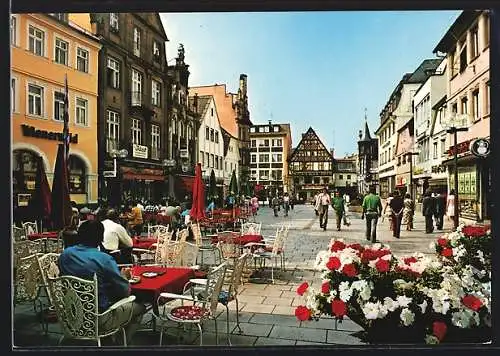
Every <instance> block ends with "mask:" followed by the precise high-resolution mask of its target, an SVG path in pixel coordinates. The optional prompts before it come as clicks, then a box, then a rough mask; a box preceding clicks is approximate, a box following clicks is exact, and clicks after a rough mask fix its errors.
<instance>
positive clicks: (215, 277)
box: [203, 262, 227, 317]
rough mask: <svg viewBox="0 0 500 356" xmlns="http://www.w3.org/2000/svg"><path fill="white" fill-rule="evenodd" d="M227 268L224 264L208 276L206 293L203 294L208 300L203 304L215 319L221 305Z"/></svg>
mask: <svg viewBox="0 0 500 356" xmlns="http://www.w3.org/2000/svg"><path fill="white" fill-rule="evenodd" d="M226 267H227V265H226V263H225V262H223V263H222V264H220V265H219V266H217V267H215V268H214V269H212V270H211V271H210V272H208V274H207V283H206V284H205V291H204V293H203V295H206V296H207V298H206V301H205V302H204V303H203V304H204V307H206V308H207V309H209V310H210V315H211V316H213V317H214V316H215V315H216V312H217V304H219V295H220V292H221V291H222V286H223V285H224V277H225V275H226Z"/></svg>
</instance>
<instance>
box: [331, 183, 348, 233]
mask: <svg viewBox="0 0 500 356" xmlns="http://www.w3.org/2000/svg"><path fill="white" fill-rule="evenodd" d="M344 204H345V201H344V198H342V197H341V196H340V193H339V192H338V191H335V196H334V197H333V199H332V208H333V210H334V211H335V217H336V222H337V231H340V225H341V223H342V218H343V217H344V213H345V211H344Z"/></svg>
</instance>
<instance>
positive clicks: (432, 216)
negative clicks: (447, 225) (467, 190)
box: [422, 189, 455, 234]
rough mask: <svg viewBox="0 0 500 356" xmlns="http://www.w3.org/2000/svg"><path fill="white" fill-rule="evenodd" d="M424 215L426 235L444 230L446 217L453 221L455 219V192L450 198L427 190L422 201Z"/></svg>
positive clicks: (452, 192)
mask: <svg viewBox="0 0 500 356" xmlns="http://www.w3.org/2000/svg"><path fill="white" fill-rule="evenodd" d="M422 215H423V216H424V217H425V233H426V234H430V233H432V232H433V231H434V225H435V227H436V230H443V225H444V216H445V215H447V216H448V219H450V220H453V219H454V217H455V190H453V189H452V190H451V191H450V194H448V197H445V195H444V194H442V193H434V194H432V193H431V191H430V190H427V191H426V192H425V194H424V198H423V199H422Z"/></svg>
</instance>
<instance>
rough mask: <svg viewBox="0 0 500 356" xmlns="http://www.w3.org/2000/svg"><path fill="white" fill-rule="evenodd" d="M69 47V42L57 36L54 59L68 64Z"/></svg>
mask: <svg viewBox="0 0 500 356" xmlns="http://www.w3.org/2000/svg"><path fill="white" fill-rule="evenodd" d="M68 47H69V44H68V42H66V41H63V40H61V39H60V38H56V43H55V53H54V61H55V62H56V63H59V64H64V65H65V66H67V65H68Z"/></svg>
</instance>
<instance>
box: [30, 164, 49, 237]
mask: <svg viewBox="0 0 500 356" xmlns="http://www.w3.org/2000/svg"><path fill="white" fill-rule="evenodd" d="M30 210H31V214H32V216H33V217H34V218H35V219H36V220H40V221H41V222H43V221H47V220H49V219H50V213H51V211H52V196H51V193H50V186H49V182H48V180H47V175H46V174H45V167H44V164H43V158H42V157H41V156H38V158H37V168H36V179H35V193H34V194H33V198H32V199H31V201H30ZM40 230H42V227H40Z"/></svg>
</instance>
